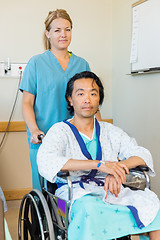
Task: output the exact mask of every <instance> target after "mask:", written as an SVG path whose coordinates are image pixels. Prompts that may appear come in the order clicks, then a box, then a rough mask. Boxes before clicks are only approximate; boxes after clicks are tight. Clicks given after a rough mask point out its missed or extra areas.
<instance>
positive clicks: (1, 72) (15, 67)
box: [0, 62, 27, 78]
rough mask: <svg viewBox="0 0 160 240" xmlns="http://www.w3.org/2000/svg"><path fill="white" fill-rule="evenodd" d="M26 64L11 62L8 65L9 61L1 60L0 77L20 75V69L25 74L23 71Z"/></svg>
mask: <svg viewBox="0 0 160 240" xmlns="http://www.w3.org/2000/svg"><path fill="white" fill-rule="evenodd" d="M26 65H27V64H26V63H11V64H10V65H9V67H8V65H7V63H5V62H1V63H0V77H7V78H12V77H18V76H19V73H20V71H22V74H23V71H24V69H25V67H26ZM8 68H10V69H8Z"/></svg>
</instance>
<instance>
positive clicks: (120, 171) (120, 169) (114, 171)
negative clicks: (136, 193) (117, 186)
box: [61, 159, 129, 183]
mask: <svg viewBox="0 0 160 240" xmlns="http://www.w3.org/2000/svg"><path fill="white" fill-rule="evenodd" d="M99 162H100V161H98V160H77V159H69V160H68V161H67V162H66V164H65V165H64V166H63V168H62V169H61V170H62V171H66V170H68V171H80V170H92V169H96V170H98V171H100V172H103V173H107V174H110V175H113V176H114V177H115V179H116V181H117V182H122V183H125V181H126V173H129V170H128V167H127V166H126V165H125V164H123V163H118V162H106V163H105V164H103V163H102V164H101V165H100V167H98V163H99Z"/></svg>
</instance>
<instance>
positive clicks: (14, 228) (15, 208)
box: [5, 200, 21, 240]
mask: <svg viewBox="0 0 160 240" xmlns="http://www.w3.org/2000/svg"><path fill="white" fill-rule="evenodd" d="M20 202H21V201H20V200H14V201H7V207H8V211H7V212H6V213H5V218H6V221H7V224H8V228H9V231H10V234H11V237H12V239H13V240H17V239H18V214H19V207H20Z"/></svg>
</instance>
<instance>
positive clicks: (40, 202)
mask: <svg viewBox="0 0 160 240" xmlns="http://www.w3.org/2000/svg"><path fill="white" fill-rule="evenodd" d="M147 171H148V167H144V166H143V167H142V166H140V167H138V168H135V169H131V170H130V174H129V175H128V176H127V181H126V183H125V184H124V185H125V186H127V187H128V186H129V185H130V181H131V182H132V184H131V187H132V188H134V189H139V188H140V189H141V187H142V186H140V184H139V183H138V184H137V179H136V178H135V176H138V178H139V180H140V178H142V183H143V184H142V185H143V188H144V180H145V182H146V184H145V186H146V187H148V186H149V185H150V184H149V178H148V175H147ZM57 176H58V177H63V178H67V181H68V186H69V194H68V201H65V200H64V199H61V198H58V197H56V196H55V191H56V189H57V185H56V183H50V182H48V181H46V184H45V185H46V186H45V188H43V189H42V192H40V191H39V190H36V189H33V190H32V191H31V192H30V193H29V194H26V195H25V196H24V197H23V199H22V201H21V205H20V210H19V220H18V236H19V240H23V239H24V240H28V239H30V238H31V239H32V240H37V239H39V240H40V239H42V240H45V239H48V240H49V239H50V240H67V229H68V225H69V221H68V213H69V208H70V200H71V197H72V183H71V180H70V177H69V172H59V173H58V174H57ZM135 179H136V181H135V183H136V185H135V186H133V185H134V184H133V182H134V180H135ZM139 182H140V181H139ZM129 187H130V186H129ZM117 239H119V240H120V239H121V240H127V239H131V236H123V237H121V238H117Z"/></svg>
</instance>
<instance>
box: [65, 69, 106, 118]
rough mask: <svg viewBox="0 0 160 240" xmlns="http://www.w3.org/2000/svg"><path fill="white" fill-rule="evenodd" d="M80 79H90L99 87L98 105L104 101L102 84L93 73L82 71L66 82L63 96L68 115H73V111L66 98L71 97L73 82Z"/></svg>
mask: <svg viewBox="0 0 160 240" xmlns="http://www.w3.org/2000/svg"><path fill="white" fill-rule="evenodd" d="M82 78H91V79H93V82H96V84H97V85H98V87H99V96H100V99H99V105H102V103H103V99H104V88H103V85H102V82H101V81H100V79H99V77H97V75H96V74H95V73H93V72H89V71H84V72H80V73H77V74H75V75H74V76H73V77H72V78H71V79H70V80H69V82H68V84H67V88H66V94H65V98H66V101H67V105H68V106H67V109H68V111H69V112H70V114H72V113H74V109H73V107H72V106H71V105H70V102H69V100H68V97H72V92H73V87H74V86H73V85H74V82H75V81H76V80H78V79H82Z"/></svg>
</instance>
